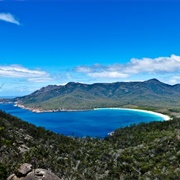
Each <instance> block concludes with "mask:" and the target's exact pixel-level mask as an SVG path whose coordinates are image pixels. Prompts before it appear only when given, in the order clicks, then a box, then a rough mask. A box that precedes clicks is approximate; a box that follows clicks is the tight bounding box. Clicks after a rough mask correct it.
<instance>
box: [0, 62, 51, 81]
mask: <svg viewBox="0 0 180 180" xmlns="http://www.w3.org/2000/svg"><path fill="white" fill-rule="evenodd" d="M0 77H7V78H25V79H27V81H31V82H48V81H50V80H51V78H50V75H49V74H48V73H47V72H45V71H40V70H31V69H27V68H25V67H22V66H19V65H10V66H0Z"/></svg>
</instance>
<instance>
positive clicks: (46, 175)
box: [7, 163, 61, 180]
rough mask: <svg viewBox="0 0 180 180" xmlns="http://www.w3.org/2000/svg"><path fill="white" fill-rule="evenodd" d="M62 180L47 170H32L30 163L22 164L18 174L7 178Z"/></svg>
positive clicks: (19, 179)
mask: <svg viewBox="0 0 180 180" xmlns="http://www.w3.org/2000/svg"><path fill="white" fill-rule="evenodd" d="M37 179H38V180H61V179H60V178H59V177H58V176H56V175H55V174H54V173H52V172H51V171H48V170H46V169H41V168H38V169H32V165H31V164H28V163H24V164H22V165H21V166H20V167H19V168H18V170H17V172H15V173H14V174H12V175H11V176H9V177H8V178H7V180H37Z"/></svg>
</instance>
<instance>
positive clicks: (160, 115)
mask: <svg viewBox="0 0 180 180" xmlns="http://www.w3.org/2000/svg"><path fill="white" fill-rule="evenodd" d="M14 106H17V107H20V108H22V109H27V110H29V111H31V112H35V113H43V112H75V111H89V110H101V109H117V110H118V109H119V110H127V111H128V110H129V111H138V112H144V113H149V114H153V115H156V116H159V117H161V118H163V120H164V121H169V120H172V118H171V117H170V116H168V115H165V114H162V113H159V112H155V111H149V110H143V109H132V108H120V107H119V108H116V107H109V108H93V109H84V110H71V109H70V110H67V109H61V110H60V109H56V110H55V109H54V110H42V109H38V108H29V107H25V106H24V105H22V104H18V103H16V102H15V103H14Z"/></svg>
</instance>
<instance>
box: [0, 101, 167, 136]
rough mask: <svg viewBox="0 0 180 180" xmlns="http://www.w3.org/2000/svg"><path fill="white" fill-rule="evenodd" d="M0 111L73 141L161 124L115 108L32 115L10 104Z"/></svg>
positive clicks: (154, 117)
mask: <svg viewBox="0 0 180 180" xmlns="http://www.w3.org/2000/svg"><path fill="white" fill-rule="evenodd" d="M0 109H1V110H2V111H5V112H7V113H9V114H11V115H14V116H16V117H18V118H20V119H22V120H24V121H26V122H29V123H31V124H34V125H36V126H41V127H44V128H46V129H48V130H51V131H53V132H55V133H59V134H63V135H67V136H75V137H86V136H90V137H98V138H104V137H105V136H107V135H108V133H110V132H112V131H114V130H115V129H117V128H121V127H125V126H130V125H132V124H138V123H141V122H146V123H147V122H151V121H163V120H164V118H163V117H162V116H159V115H156V114H152V113H148V112H143V111H134V110H129V109H116V108H107V109H106V108H105V109H103V108H102V109H97V110H87V111H72V112H69V111H67V112H42V113H34V112H31V111H29V110H26V109H22V108H19V107H17V106H14V105H13V104H0Z"/></svg>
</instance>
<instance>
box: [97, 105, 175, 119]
mask: <svg viewBox="0 0 180 180" xmlns="http://www.w3.org/2000/svg"><path fill="white" fill-rule="evenodd" d="M101 109H117V110H118V109H119V110H127V111H128V110H129V111H138V112H145V113H149V114H154V115H156V116H160V117H162V118H163V120H164V121H169V120H172V118H171V117H170V116H168V115H165V114H161V113H158V112H154V111H148V110H141V109H129V108H95V109H94V110H101Z"/></svg>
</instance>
